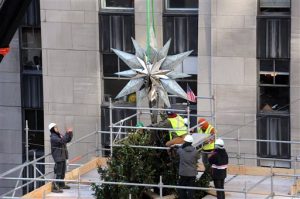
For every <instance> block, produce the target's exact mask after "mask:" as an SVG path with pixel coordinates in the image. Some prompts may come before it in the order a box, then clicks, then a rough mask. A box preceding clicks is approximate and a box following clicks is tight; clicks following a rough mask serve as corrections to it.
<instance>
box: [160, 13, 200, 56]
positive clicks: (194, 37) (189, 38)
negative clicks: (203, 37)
mask: <svg viewBox="0 0 300 199" xmlns="http://www.w3.org/2000/svg"><path fill="white" fill-rule="evenodd" d="M163 23H164V24H163V26H164V27H163V29H164V35H163V37H164V43H166V42H167V41H168V40H169V39H171V45H170V49H169V54H178V53H182V52H185V51H189V50H193V52H192V54H191V55H192V56H197V54H198V16H197V15H190V16H178V15H177V16H176V15H174V16H164V17H163Z"/></svg>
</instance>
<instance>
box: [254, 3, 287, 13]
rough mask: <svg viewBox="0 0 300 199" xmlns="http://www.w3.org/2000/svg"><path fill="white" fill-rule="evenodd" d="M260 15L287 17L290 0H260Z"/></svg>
mask: <svg viewBox="0 0 300 199" xmlns="http://www.w3.org/2000/svg"><path fill="white" fill-rule="evenodd" d="M259 8H260V14H261V15H272V14H276V15H278V14H281V15H287V14H290V11H291V0H260V2H259Z"/></svg>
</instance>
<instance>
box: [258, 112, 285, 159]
mask: <svg viewBox="0 0 300 199" xmlns="http://www.w3.org/2000/svg"><path fill="white" fill-rule="evenodd" d="M257 124H258V136H257V137H258V139H262V140H278V141H290V133H289V132H290V129H289V128H290V127H289V117H288V116H280V117H279V116H260V117H258V120H257ZM258 155H259V156H260V157H275V158H289V157H290V144H286V143H272V142H258Z"/></svg>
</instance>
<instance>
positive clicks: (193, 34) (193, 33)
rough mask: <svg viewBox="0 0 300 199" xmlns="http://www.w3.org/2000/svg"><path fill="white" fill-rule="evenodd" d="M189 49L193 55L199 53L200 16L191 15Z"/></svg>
mask: <svg viewBox="0 0 300 199" xmlns="http://www.w3.org/2000/svg"><path fill="white" fill-rule="evenodd" d="M188 45H189V46H188V49H187V50H193V52H192V54H191V55H198V17H194V16H193V17H189V21H188Z"/></svg>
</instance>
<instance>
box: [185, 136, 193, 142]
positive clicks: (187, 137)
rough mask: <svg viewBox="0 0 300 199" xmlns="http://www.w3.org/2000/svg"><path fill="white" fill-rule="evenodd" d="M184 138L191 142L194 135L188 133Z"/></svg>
mask: <svg viewBox="0 0 300 199" xmlns="http://www.w3.org/2000/svg"><path fill="white" fill-rule="evenodd" d="M183 140H184V141H186V142H191V143H193V141H194V138H193V136H191V135H186V136H185V137H184V139H183Z"/></svg>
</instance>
